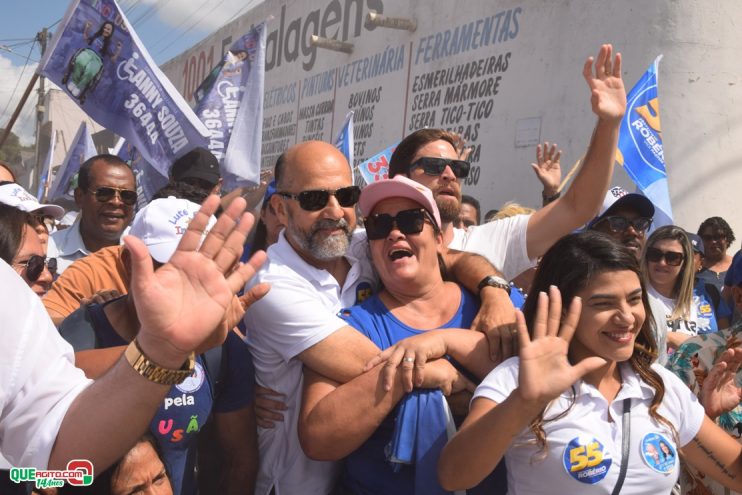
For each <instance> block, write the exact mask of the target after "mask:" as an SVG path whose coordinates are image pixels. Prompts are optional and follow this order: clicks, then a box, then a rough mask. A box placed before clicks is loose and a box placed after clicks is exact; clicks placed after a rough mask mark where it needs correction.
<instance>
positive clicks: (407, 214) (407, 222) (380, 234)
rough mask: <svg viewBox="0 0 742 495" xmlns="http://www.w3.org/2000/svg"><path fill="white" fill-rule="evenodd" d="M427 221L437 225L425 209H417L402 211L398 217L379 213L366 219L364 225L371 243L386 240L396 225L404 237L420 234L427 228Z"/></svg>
mask: <svg viewBox="0 0 742 495" xmlns="http://www.w3.org/2000/svg"><path fill="white" fill-rule="evenodd" d="M425 219H428V220H430V223H432V224H433V225H435V220H433V219H432V218H431V216H430V213H428V211H427V210H426V209H425V208H415V209H412V210H402V211H400V212H398V213H397V215H396V216H391V215H390V214H388V213H378V214H376V215H371V216H369V217H366V220H365V221H364V225H365V226H366V237H368V239H369V240H371V241H376V240H379V239H384V238H385V237H386V236H388V235H389V232H391V231H392V229H393V228H394V225H396V226H397V228H398V229H399V231H400V232H402V233H403V234H404V235H410V234H419V233H420V232H422V231H423V227H424V226H425Z"/></svg>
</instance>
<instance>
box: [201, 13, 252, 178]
mask: <svg viewBox="0 0 742 495" xmlns="http://www.w3.org/2000/svg"><path fill="white" fill-rule="evenodd" d="M265 31H266V26H265V23H261V24H258V25H257V26H254V27H253V28H251V29H250V31H249V32H248V33H247V34H246V35H244V36H243V37H241V38H240V39H239V40H237V41H236V42H235V43H234V44H232V46H231V47H230V48H229V50H228V51H227V53H226V54H225V55H224V59H223V60H222V61H221V62H220V64H219V65H217V67H215V68H214V70H212V71H211V73H210V74H209V76H208V77H207V78H206V80H205V81H204V82H203V83H201V85H200V86H199V87H198V89H197V90H196V95H195V96H196V99H197V101H198V104H197V105H196V115H198V117H199V118H200V119H201V120H202V121H203V123H204V124H205V125H206V127H207V128H208V130H209V140H208V145H207V146H206V147H208V148H209V151H211V152H212V153H213V154H214V156H215V157H216V158H217V160H219V165H220V172H221V176H222V179H223V180H224V188H225V189H226V190H231V189H234V188H235V187H239V186H254V185H257V184H259V183H260V152H261V146H262V139H263V134H262V131H261V130H262V125H263V87H264V81H265V43H266V35H265Z"/></svg>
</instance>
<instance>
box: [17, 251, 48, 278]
mask: <svg viewBox="0 0 742 495" xmlns="http://www.w3.org/2000/svg"><path fill="white" fill-rule="evenodd" d="M13 264H14V265H16V266H22V267H24V268H25V269H26V278H27V279H28V281H29V282H36V281H37V280H38V279H39V277H40V276H41V273H42V272H43V271H44V266H46V267H47V268H49V273H51V274H52V276H54V274H55V273H57V258H47V257H46V256H39V255H38V254H32V255H31V257H30V258H28V261H24V262H23V263H13Z"/></svg>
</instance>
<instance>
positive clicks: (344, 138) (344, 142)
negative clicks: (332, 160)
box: [335, 110, 355, 182]
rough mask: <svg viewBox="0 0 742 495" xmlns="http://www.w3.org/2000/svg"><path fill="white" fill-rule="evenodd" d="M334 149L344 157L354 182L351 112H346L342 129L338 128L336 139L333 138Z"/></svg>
mask: <svg viewBox="0 0 742 495" xmlns="http://www.w3.org/2000/svg"><path fill="white" fill-rule="evenodd" d="M335 147H336V148H337V149H339V150H340V152H341V153H342V154H343V155H345V158H346V160H348V164H349V165H350V176H351V178H352V179H353V182H355V173H354V171H355V166H354V165H353V158H354V157H353V111H352V110H351V111H350V112H348V115H346V116H345V122H343V127H341V128H340V132H338V135H337V137H336V138H335Z"/></svg>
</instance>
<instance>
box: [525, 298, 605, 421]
mask: <svg viewBox="0 0 742 495" xmlns="http://www.w3.org/2000/svg"><path fill="white" fill-rule="evenodd" d="M581 310H582V301H581V300H580V298H579V297H575V298H574V299H573V300H572V304H570V306H569V310H568V311H567V314H566V316H564V319H563V320H562V296H561V294H560V293H559V289H557V288H556V287H554V286H552V287H551V288H550V289H549V295H548V296H547V295H546V294H545V293H544V292H541V293H540V294H539V296H538V305H537V310H536V318H535V319H534V323H533V338H531V337H530V336H529V335H528V329H527V328H526V322H525V319H524V317H523V313H521V312H520V311H518V313H517V319H518V339H519V341H520V370H519V376H518V393H519V394H520V396H521V398H522V399H523V400H525V401H527V402H532V403H534V404H538V405H539V406H540V407H545V406H546V405H547V404H548V403H549V402H550V401H551V400H552V399H554V398H556V397H558V396H559V395H560V394H561V393H562V392H564V391H565V390H567V389H568V388H569V387H570V386H571V385H572V384H573V383H575V382H576V381H577V380H579V379H580V378H582V377H583V376H584V375H586V374H587V373H589V372H591V371H594V370H596V369H598V368H600V367H601V366H603V365H605V364H606V361H605V359H603V358H600V357H597V356H593V357H588V358H585V359H583V360H582V361H580V362H579V363H577V364H575V365H574V366H573V365H572V364H570V362H569V360H568V359H567V352H568V350H569V342H570V341H571V340H572V337H573V336H574V333H575V329H576V328H577V322H578V321H579V319H580V312H581ZM544 377H548V380H545V379H544Z"/></svg>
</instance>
